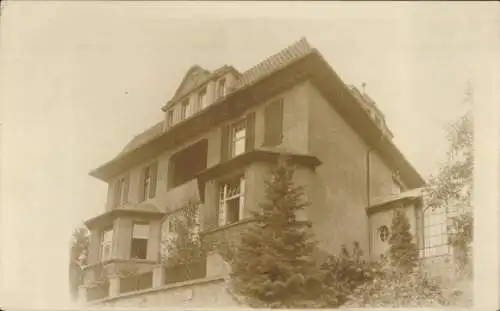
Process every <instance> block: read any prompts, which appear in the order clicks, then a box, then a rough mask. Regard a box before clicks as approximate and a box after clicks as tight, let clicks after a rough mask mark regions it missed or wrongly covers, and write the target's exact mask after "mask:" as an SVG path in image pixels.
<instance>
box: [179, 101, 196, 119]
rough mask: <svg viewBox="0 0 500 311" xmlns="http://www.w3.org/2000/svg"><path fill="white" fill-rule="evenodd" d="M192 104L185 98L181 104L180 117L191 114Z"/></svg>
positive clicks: (186, 116) (185, 117)
mask: <svg viewBox="0 0 500 311" xmlns="http://www.w3.org/2000/svg"><path fill="white" fill-rule="evenodd" d="M193 112H194V111H193V105H192V104H191V102H190V101H189V98H188V99H185V100H184V101H183V102H182V105H181V119H182V120H185V119H187V118H189V117H190V116H191V115H192V114H193Z"/></svg>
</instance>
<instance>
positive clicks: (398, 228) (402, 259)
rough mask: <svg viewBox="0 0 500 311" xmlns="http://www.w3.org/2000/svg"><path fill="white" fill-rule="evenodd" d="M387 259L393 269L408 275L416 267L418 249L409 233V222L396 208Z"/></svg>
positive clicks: (399, 209)
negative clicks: (395, 268)
mask: <svg viewBox="0 0 500 311" xmlns="http://www.w3.org/2000/svg"><path fill="white" fill-rule="evenodd" d="M389 245H390V247H389V258H390V260H391V264H392V265H393V266H394V267H397V268H399V269H401V270H402V271H403V272H407V273H410V272H411V271H412V270H413V268H415V266H416V265H417V260H418V249H417V246H416V244H415V243H414V241H413V236H412V234H411V232H410V222H409V220H408V217H407V216H406V213H405V211H404V209H403V208H396V210H394V216H393V217H392V223H391V230H390V236H389Z"/></svg>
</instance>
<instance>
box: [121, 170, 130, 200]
mask: <svg viewBox="0 0 500 311" xmlns="http://www.w3.org/2000/svg"><path fill="white" fill-rule="evenodd" d="M124 182H125V186H124V188H125V189H124V190H123V191H124V194H123V203H126V202H128V188H129V184H130V176H128V175H127V177H125V181H124Z"/></svg>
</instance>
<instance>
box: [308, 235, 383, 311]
mask: <svg viewBox="0 0 500 311" xmlns="http://www.w3.org/2000/svg"><path fill="white" fill-rule="evenodd" d="M321 271H322V272H323V275H322V282H323V290H322V295H321V297H320V299H319V300H318V302H319V305H318V307H326V308H338V307H340V306H342V305H344V304H345V303H346V302H348V301H349V300H350V299H351V295H352V293H353V292H354V291H355V290H356V289H357V288H358V287H359V286H362V285H363V284H365V283H368V282H371V281H372V280H373V279H374V278H375V277H376V276H377V274H380V268H379V264H378V263H377V262H370V261H366V260H364V259H363V251H362V250H361V248H360V247H359V243H358V242H354V243H353V248H352V252H349V250H348V248H347V246H345V245H342V248H341V253H340V255H339V256H335V255H329V256H328V257H327V258H326V260H325V261H324V262H323V263H322V264H321Z"/></svg>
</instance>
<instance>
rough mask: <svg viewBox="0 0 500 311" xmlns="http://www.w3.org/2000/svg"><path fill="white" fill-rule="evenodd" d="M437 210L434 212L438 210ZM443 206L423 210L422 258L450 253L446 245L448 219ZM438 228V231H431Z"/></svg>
mask: <svg viewBox="0 0 500 311" xmlns="http://www.w3.org/2000/svg"><path fill="white" fill-rule="evenodd" d="M438 210H439V212H436V211H438ZM447 218H448V217H447V213H446V210H445V208H444V207H441V208H438V209H436V210H435V211H433V210H432V209H431V208H430V207H429V208H427V209H425V210H424V211H423V241H422V249H421V251H420V256H421V257H423V258H429V257H436V256H443V255H448V254H450V246H449V245H448V228H447V227H448V219H447ZM433 229H438V231H431V230H433Z"/></svg>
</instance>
